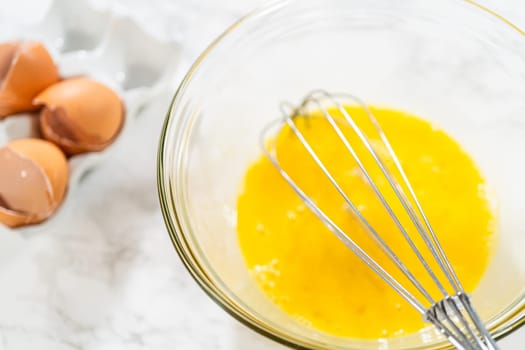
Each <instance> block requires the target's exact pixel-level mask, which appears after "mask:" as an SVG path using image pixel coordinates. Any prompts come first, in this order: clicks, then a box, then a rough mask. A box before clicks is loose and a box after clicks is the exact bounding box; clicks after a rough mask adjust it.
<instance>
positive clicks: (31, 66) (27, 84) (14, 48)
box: [0, 41, 59, 120]
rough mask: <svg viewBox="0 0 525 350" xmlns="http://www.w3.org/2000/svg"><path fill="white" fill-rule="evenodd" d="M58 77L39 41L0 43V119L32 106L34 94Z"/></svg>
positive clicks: (49, 56) (56, 69)
mask: <svg viewBox="0 0 525 350" xmlns="http://www.w3.org/2000/svg"><path fill="white" fill-rule="evenodd" d="M58 80H59V73H58V68H57V66H56V65H55V63H54V62H53V58H52V57H51V55H50V54H49V52H48V51H47V49H46V48H45V47H44V46H43V45H42V44H40V43H39V42H35V41H26V42H8V43H3V44H0V120H1V119H3V118H4V117H6V116H8V115H10V114H14V113H18V112H26V111H33V110H36V108H37V107H35V106H34V105H33V99H34V98H35V96H36V95H37V94H38V93H39V92H41V91H42V90H44V89H45V88H47V87H48V86H50V85H52V84H54V83H56V82H57V81H58Z"/></svg>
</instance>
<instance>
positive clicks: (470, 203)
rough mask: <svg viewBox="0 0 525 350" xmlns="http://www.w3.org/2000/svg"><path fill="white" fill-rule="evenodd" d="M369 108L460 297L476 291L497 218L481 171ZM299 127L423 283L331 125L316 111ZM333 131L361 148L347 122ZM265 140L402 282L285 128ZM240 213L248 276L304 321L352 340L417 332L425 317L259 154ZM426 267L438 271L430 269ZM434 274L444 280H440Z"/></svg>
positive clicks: (438, 138) (452, 149) (411, 120)
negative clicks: (430, 227) (435, 237)
mask: <svg viewBox="0 0 525 350" xmlns="http://www.w3.org/2000/svg"><path fill="white" fill-rule="evenodd" d="M346 108H347V110H348V111H349V112H350V114H351V115H352V117H353V118H354V119H355V120H356V122H357V123H358V124H359V125H360V127H361V128H362V129H363V130H364V132H365V134H366V135H368V136H369V137H370V139H371V140H372V144H373V145H374V147H375V149H376V150H377V152H378V153H379V154H380V155H383V157H382V158H383V159H384V160H385V162H386V164H387V166H388V168H389V169H391V170H392V171H393V172H394V175H396V174H397V175H398V176H399V174H398V173H397V172H396V171H395V170H393V169H394V168H393V162H392V160H391V159H390V158H388V157H386V156H385V155H386V149H385V148H384V146H383V144H382V143H381V142H379V136H378V134H377V133H376V132H375V129H374V128H373V126H372V124H371V123H370V122H369V121H368V119H367V118H366V117H365V114H364V112H363V110H362V109H360V108H357V107H346ZM372 111H373V112H374V114H375V116H376V118H377V120H378V121H379V123H380V125H381V127H382V128H383V130H384V131H385V133H386V135H387V136H388V138H389V141H390V143H391V144H392V147H393V148H394V150H395V152H396V154H397V156H398V157H399V159H400V161H401V163H402V166H403V168H404V170H405V172H406V174H407V176H408V178H409V180H410V183H411V184H412V186H413V188H414V190H415V192H416V194H417V196H418V198H419V200H420V202H421V204H422V206H423V208H424V210H425V213H426V214H427V216H428V218H429V219H430V222H431V223H432V225H433V228H434V230H435V232H436V233H437V235H438V237H439V239H440V242H441V244H442V246H443V248H444V250H445V252H446V254H447V255H448V258H449V260H450V261H451V263H452V265H453V266H454V268H455V271H456V272H457V274H458V276H459V278H460V280H461V282H462V283H463V285H464V287H465V289H466V290H467V291H469V292H470V291H472V290H473V289H474V288H475V287H476V285H477V284H478V282H479V281H480V279H481V277H482V275H483V273H484V271H485V269H486V266H487V263H488V259H489V256H490V252H491V251H492V248H493V247H492V246H493V241H494V239H493V238H494V231H495V217H494V214H493V210H492V207H491V204H490V202H489V200H488V198H487V194H486V192H485V182H484V179H483V177H482V175H481V174H480V172H479V170H478V169H477V167H476V165H475V164H474V162H473V160H472V159H471V158H470V157H469V155H468V154H467V153H465V151H463V150H462V149H461V147H460V146H459V145H458V144H457V143H456V142H455V141H454V140H453V139H452V138H450V137H449V136H448V135H447V134H446V133H444V132H443V131H441V130H439V129H436V128H434V127H433V126H432V125H431V124H430V123H428V122H426V121H424V120H422V119H420V118H417V117H415V116H412V115H409V114H406V113H403V112H399V111H396V110H391V109H380V108H372ZM332 112H333V114H337V112H336V111H332ZM295 120H296V124H297V125H298V127H299V129H300V130H301V131H302V132H303V133H304V135H305V137H306V139H307V140H308V141H309V142H310V143H311V144H312V146H313V147H314V149H315V151H316V152H317V153H318V154H319V156H320V158H321V159H322V160H323V162H325V164H326V165H327V166H328V168H329V170H330V171H331V172H332V174H333V175H334V176H335V178H336V180H337V181H338V182H339V183H340V184H341V186H342V188H343V189H344V190H345V192H346V193H347V194H348V195H349V197H350V199H351V200H352V201H353V203H354V204H355V205H356V206H357V207H358V208H359V210H360V211H361V212H362V213H363V215H364V216H365V218H366V219H367V220H368V221H369V222H370V223H371V225H372V226H373V227H374V228H375V229H376V230H377V232H379V233H380V234H381V235H382V237H383V238H384V240H385V241H386V242H387V243H388V244H389V245H390V246H391V247H393V250H394V251H395V252H396V254H397V255H398V256H399V257H401V258H402V259H403V261H404V262H405V263H406V265H407V266H410V268H411V269H413V272H414V274H415V275H416V276H417V277H418V279H420V280H421V281H422V282H423V283H424V284H425V286H430V277H429V276H428V274H427V273H426V272H425V270H424V269H423V267H422V266H421V264H419V263H418V260H417V257H416V256H415V255H414V254H413V253H412V252H411V250H410V247H409V246H408V244H407V243H406V242H405V241H404V239H403V238H402V235H401V233H400V231H399V230H398V229H397V228H396V226H395V224H394V223H393V221H392V220H391V219H390V218H389V216H388V215H387V213H386V211H385V209H384V208H383V207H382V205H381V203H380V202H379V201H378V200H377V198H376V197H375V195H374V193H373V192H372V190H371V189H370V187H369V186H368V185H367V184H366V183H365V182H364V180H363V175H362V174H361V172H360V171H359V168H358V166H357V164H356V163H355V161H353V159H352V157H351V155H350V153H349V152H348V151H347V150H346V148H345V147H344V145H343V143H341V142H340V141H339V139H338V138H337V135H336V134H335V132H334V131H333V128H332V127H331V126H330V125H329V123H328V122H327V120H326V119H324V118H321V117H320V116H319V115H317V116H316V115H315V113H314V115H310V116H309V117H307V118H305V117H297V118H296V119H295ZM338 124H339V125H340V127H341V128H342V129H343V132H344V133H345V134H346V135H347V137H348V138H349V139H350V140H351V141H352V145H359V143H358V142H355V140H357V139H356V135H355V134H354V133H353V131H352V130H351V129H350V127H349V126H348V125H347V124H345V123H343V122H338ZM269 142H270V141H269ZM271 142H275V144H274V146H275V150H276V154H277V157H278V159H279V162H280V164H281V166H282V167H283V168H284V169H285V170H286V171H287V172H288V173H289V174H290V175H291V177H292V178H293V179H294V180H295V181H296V182H297V183H298V184H299V185H300V186H301V188H302V189H303V190H304V191H305V192H306V193H307V194H308V195H309V196H310V197H312V198H313V199H314V201H315V203H316V204H317V205H318V206H319V207H321V208H322V209H323V210H324V211H325V212H326V213H327V214H328V215H329V216H330V217H331V218H332V219H333V220H334V221H335V222H336V223H337V224H338V225H339V226H340V227H342V228H343V229H344V231H345V232H346V233H347V234H348V235H349V236H350V237H351V238H352V239H354V240H355V241H356V242H357V243H358V244H359V245H360V246H361V247H363V249H364V250H365V251H367V252H369V253H370V254H371V255H372V257H373V258H374V259H376V260H377V261H378V262H379V263H380V264H381V265H382V266H384V267H385V269H386V270H387V271H388V272H390V273H392V274H393V276H394V277H395V278H396V279H398V280H399V281H400V282H402V283H403V284H404V285H408V282H407V281H406V279H404V277H403V276H402V275H401V273H400V272H399V271H398V270H397V269H396V268H395V267H394V266H393V264H392V263H390V262H389V260H388V257H386V256H385V255H384V254H383V253H382V252H381V251H380V250H379V249H378V248H377V246H376V244H375V243H374V242H373V241H372V240H371V239H370V237H369V236H368V235H367V234H366V233H365V231H364V230H363V229H362V228H361V226H360V225H359V224H358V222H357V221H356V220H354V219H353V217H352V215H351V213H350V211H349V207H348V205H347V204H346V203H345V200H344V199H343V197H341V196H340V195H339V194H338V193H337V191H336V190H335V189H334V188H333V186H331V184H330V182H329V181H328V180H327V179H326V177H325V176H324V174H323V173H322V172H321V170H320V169H319V167H318V166H317V165H316V164H315V163H314V162H313V160H312V159H311V157H310V156H309V155H308V153H307V152H306V150H305V149H304V147H303V146H302V145H301V144H300V143H299V140H298V139H297V137H296V136H295V135H294V134H293V132H292V131H291V129H290V128H289V127H284V128H283V129H281V131H280V132H279V134H278V135H277V136H276V138H275V139H274V140H271ZM355 147H356V152H357V154H358V155H359V156H360V157H361V158H362V159H363V162H364V164H365V166H366V167H367V169H369V170H370V174H371V176H372V178H373V179H374V181H375V182H376V183H377V184H378V187H379V189H380V190H381V191H382V192H383V193H384V195H385V197H386V198H387V200H388V201H389V203H391V204H392V209H393V210H394V211H395V213H396V214H397V215H398V217H399V219H400V221H401V223H402V224H403V226H404V227H406V228H407V231H408V233H409V234H410V235H411V237H414V242H415V244H417V246H418V247H419V248H420V249H421V250H422V251H423V254H424V255H425V257H427V258H428V257H429V253H428V251H427V250H425V249H424V244H423V242H422V240H421V239H420V238H419V237H418V236H417V232H416V231H415V229H414V228H413V226H412V225H410V220H409V218H408V216H407V215H406V213H405V212H404V210H403V209H402V206H401V204H400V203H399V201H397V200H396V197H395V194H394V192H393V191H392V190H391V188H390V187H389V186H388V183H387V182H386V179H385V178H384V177H383V176H381V172H380V169H379V168H378V167H377V166H376V165H375V163H374V162H373V160H372V159H371V157H370V156H369V155H368V154H367V153H366V152H365V149H364V148H363V147H362V146H355ZM237 211H238V216H237V230H238V238H239V243H240V247H241V250H242V253H243V255H244V258H245V260H246V263H247V265H248V267H249V269H250V270H251V272H252V273H253V275H254V277H255V279H256V281H257V282H258V284H259V285H260V287H261V288H262V289H263V290H264V292H265V293H266V294H267V295H268V297H269V298H271V300H273V301H274V302H275V303H276V304H277V305H278V306H279V307H280V308H281V309H282V310H284V311H285V312H286V313H287V314H289V315H291V316H292V317H294V318H296V319H297V320H299V321H300V322H303V323H306V324H308V325H310V326H312V327H314V328H316V329H318V330H321V331H324V332H327V333H330V334H334V335H339V336H346V337H357V338H378V337H390V336H399V335H403V334H406V333H410V332H415V331H417V330H419V329H421V328H422V327H423V326H424V323H423V320H422V317H421V315H420V314H419V313H418V312H417V311H415V310H414V309H413V308H412V307H411V306H410V305H409V304H408V303H407V302H405V301H404V299H402V298H401V297H400V296H399V295H398V294H396V292H394V291H393V290H392V289H391V288H390V287H389V286H388V285H387V284H386V283H384V282H383V281H382V280H381V279H380V278H379V277H378V276H376V275H375V274H374V273H373V272H372V271H371V270H370V269H369V268H368V267H366V266H365V265H364V264H363V263H362V262H361V261H360V260H359V259H358V258H357V257H356V256H355V255H354V254H353V253H352V252H351V251H350V250H349V249H348V248H347V247H345V246H344V245H343V243H341V242H340V241H339V240H338V239H337V238H336V237H335V235H334V234H333V233H331V232H330V231H329V230H328V229H327V228H326V227H325V226H324V225H323V224H322V223H321V221H320V220H319V219H318V218H317V217H316V216H315V215H314V214H313V213H312V212H311V211H310V210H309V209H308V208H307V207H306V206H305V205H304V203H303V202H302V201H301V199H300V198H299V197H298V196H297V195H296V194H295V192H293V190H292V189H291V188H290V186H289V185H288V184H287V183H286V182H285V181H284V179H282V178H281V176H280V175H279V173H278V172H277V171H276V169H275V168H274V166H273V165H272V164H271V163H270V161H269V160H267V159H266V157H264V156H261V158H260V159H258V160H257V161H256V162H255V163H254V164H253V165H251V166H250V168H249V169H248V170H247V172H246V175H245V179H244V186H243V190H242V193H241V194H240V196H239V198H238V203H237ZM432 268H433V269H434V270H437V269H438V268H437V266H436V265H435V264H432ZM440 277H441V278H442V279H444V277H443V275H440ZM428 288H429V290H430V291H431V293H432V296H434V297H435V298H439V294H438V290H437V289H436V288H435V287H428ZM448 289H449V290H450V288H448ZM410 290H411V291H412V292H413V293H415V294H416V293H417V292H416V291H415V290H414V289H413V288H411V289H410Z"/></svg>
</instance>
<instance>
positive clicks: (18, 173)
mask: <svg viewBox="0 0 525 350" xmlns="http://www.w3.org/2000/svg"><path fill="white" fill-rule="evenodd" d="M0 169H2V171H1V172H0V223H3V224H4V225H6V226H9V227H18V226H24V225H30V224H36V223H40V222H42V221H44V220H45V219H47V218H48V217H50V216H51V215H52V214H53V213H54V212H55V210H56V209H57V208H58V207H59V206H60V204H61V202H62V200H63V198H64V195H65V193H66V189H67V183H68V175H69V168H68V163H67V159H66V157H65V155H64V154H63V152H62V151H61V150H60V149H59V148H58V147H57V146H55V145H54V144H52V143H51V142H48V141H45V140H40V139H20V140H15V141H12V142H10V143H9V144H7V146H5V147H2V148H0Z"/></svg>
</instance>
